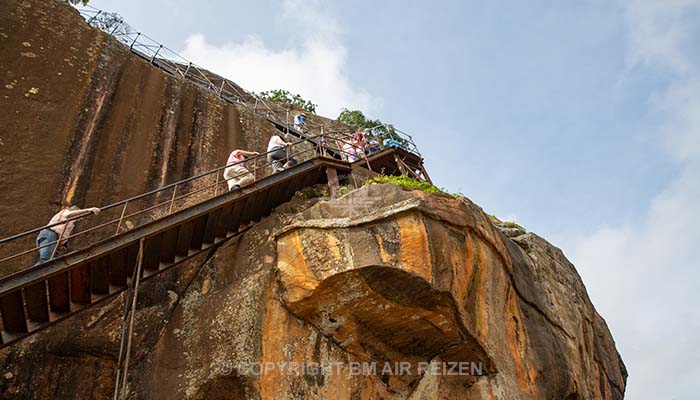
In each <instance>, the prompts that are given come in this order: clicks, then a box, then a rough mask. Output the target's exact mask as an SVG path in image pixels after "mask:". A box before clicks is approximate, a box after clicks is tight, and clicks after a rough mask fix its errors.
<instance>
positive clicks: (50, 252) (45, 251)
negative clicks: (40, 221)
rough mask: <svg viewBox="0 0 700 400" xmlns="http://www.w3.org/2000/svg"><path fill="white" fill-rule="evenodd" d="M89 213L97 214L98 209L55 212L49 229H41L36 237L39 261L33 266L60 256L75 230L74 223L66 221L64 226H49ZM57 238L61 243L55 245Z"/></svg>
mask: <svg viewBox="0 0 700 400" xmlns="http://www.w3.org/2000/svg"><path fill="white" fill-rule="evenodd" d="M90 213H93V214H99V213H100V209H99V208H97V207H91V208H82V209H81V208H78V207H76V206H71V207H66V208H63V209H62V210H61V211H59V212H57V213H56V214H55V215H54V216H53V217H52V218H51V220H50V221H49V223H48V225H49V227H48V228H45V229H42V230H41V232H39V235H37V237H36V247H37V250H38V251H39V260H38V261H37V262H36V264H35V265H38V264H42V263H44V262H46V261H49V260H50V259H51V258H52V256H53V257H60V256H61V254H60V253H62V252H64V251H65V250H66V242H67V241H68V239H70V235H71V233H72V232H73V228H75V221H68V222H66V223H64V224H58V225H55V226H50V225H53V224H55V223H58V222H62V221H65V220H67V219H71V218H73V217H78V216H81V215H87V214H90ZM59 237H60V238H61V242H60V243H57V242H58V238H59ZM56 245H58V248H56ZM42 246H43V247H42Z"/></svg>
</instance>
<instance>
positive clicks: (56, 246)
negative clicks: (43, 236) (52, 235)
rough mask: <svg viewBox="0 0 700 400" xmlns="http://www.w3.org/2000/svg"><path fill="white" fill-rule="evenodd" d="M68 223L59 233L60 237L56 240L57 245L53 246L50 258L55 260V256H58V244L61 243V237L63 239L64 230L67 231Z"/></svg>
mask: <svg viewBox="0 0 700 400" xmlns="http://www.w3.org/2000/svg"><path fill="white" fill-rule="evenodd" d="M66 227H67V223H66V225H64V226H63V229H62V230H61V234H60V235H58V239H57V240H56V245H55V246H54V247H53V251H52V252H51V258H49V260H53V258H54V257H56V251H57V250H58V246H60V245H61V239H63V232H65V231H66Z"/></svg>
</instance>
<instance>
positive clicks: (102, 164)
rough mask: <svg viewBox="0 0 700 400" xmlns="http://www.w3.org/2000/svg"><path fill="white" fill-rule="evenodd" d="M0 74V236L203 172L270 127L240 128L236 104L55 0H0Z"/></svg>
mask: <svg viewBox="0 0 700 400" xmlns="http://www.w3.org/2000/svg"><path fill="white" fill-rule="evenodd" d="M30 55H31V56H30ZM0 83H1V84H0V110H2V112H0V171H1V172H0V192H1V194H2V202H0V220H2V221H3V222H2V224H0V237H5V236H9V235H10V234H14V233H17V232H19V231H22V230H24V229H29V228H33V227H36V226H40V225H43V224H45V223H46V222H47V221H48V219H49V218H50V217H51V215H53V213H55V212H56V211H57V210H58V208H59V206H60V205H63V204H78V205H80V206H85V205H90V206H91V205H105V204H110V203H112V202H115V201H118V200H122V199H125V198H128V197H130V196H134V195H137V194H140V193H143V192H145V191H147V190H152V189H153V188H156V187H159V186H162V185H163V184H167V183H171V182H174V181H177V180H180V179H183V178H185V177H188V176H192V175H194V174H196V173H199V172H202V171H206V170H208V169H211V168H214V167H216V166H219V165H221V164H222V163H224V162H225V161H226V158H227V157H228V153H229V152H230V151H231V150H232V149H233V148H236V147H241V148H250V149H255V150H262V149H264V148H265V146H266V144H267V142H266V140H267V138H268V137H269V134H268V136H267V137H266V136H265V133H264V132H263V131H264V130H263V129H261V127H260V125H263V123H261V122H260V120H259V118H258V119H256V118H254V117H253V116H251V115H246V126H245V127H244V126H242V123H241V119H242V115H241V113H240V112H239V109H238V108H237V107H235V106H233V105H231V104H227V103H225V102H224V101H222V100H221V99H219V98H217V97H216V96H214V95H213V94H212V93H209V92H207V91H204V90H201V89H199V88H197V87H195V86H194V85H193V84H191V83H189V82H187V81H185V80H182V79H176V78H174V77H172V76H169V75H167V74H165V73H163V72H162V71H160V70H158V69H157V68H155V67H153V66H151V65H149V64H148V62H146V61H144V60H142V59H140V58H139V57H137V56H136V55H134V54H132V53H131V52H129V50H128V49H127V48H126V47H125V46H123V45H121V44H119V43H118V42H117V41H116V40H115V39H113V38H111V37H109V36H108V35H107V34H105V33H103V32H100V31H98V30H96V29H92V28H90V27H89V26H88V25H87V24H86V23H85V21H83V19H82V18H81V17H80V15H78V13H77V11H76V10H74V9H73V8H72V7H70V6H68V5H67V4H66V3H64V2H61V1H54V0H50V1H44V0H3V1H2V2H0ZM243 110H244V109H241V110H240V111H241V112H245V111H243ZM248 114H249V113H248ZM267 128H268V129H269V128H270V127H267ZM28 182H31V184H28ZM20 204H21V205H22V207H23V209H25V210H31V211H30V212H22V213H18V212H17V208H18V205H20ZM29 239H30V240H29V241H30V242H31V241H32V240H33V239H34V238H33V237H32V238H29ZM3 268H5V269H7V266H4V267H3ZM18 268H19V267H18ZM9 272H12V271H10V270H2V271H0V275H3V274H7V273H9Z"/></svg>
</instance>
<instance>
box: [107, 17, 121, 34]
mask: <svg viewBox="0 0 700 400" xmlns="http://www.w3.org/2000/svg"><path fill="white" fill-rule="evenodd" d="M123 23H124V20H120V21H119V23H118V24H117V26H115V27H114V29H112V32H110V33H109V34H110V35H114V32H116V31H117V29H119V27H120V26H122V24H123Z"/></svg>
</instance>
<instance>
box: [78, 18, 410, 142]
mask: <svg viewBox="0 0 700 400" xmlns="http://www.w3.org/2000/svg"><path fill="white" fill-rule="evenodd" d="M76 9H77V10H78V11H79V12H80V15H81V16H82V17H83V18H85V20H86V21H87V23H88V24H89V25H91V26H93V27H95V28H98V29H101V30H102V31H104V32H107V33H109V34H110V35H112V36H113V37H114V38H116V39H117V40H118V41H119V42H121V43H122V44H124V45H125V46H127V47H128V48H129V49H130V50H131V51H132V52H133V53H135V54H137V55H139V56H140V57H141V58H143V59H145V60H147V61H149V62H150V63H151V64H153V65H155V66H157V67H159V68H161V69H163V70H164V71H167V72H169V73H171V74H172V75H175V76H179V77H182V78H185V79H188V80H190V81H192V82H193V83H195V84H197V85H198V86H200V87H202V88H204V89H207V90H209V91H212V92H214V94H216V95H217V96H218V97H220V98H222V99H224V100H226V101H228V102H230V103H234V104H240V105H242V106H244V107H246V108H248V109H249V110H250V111H252V112H253V113H254V114H259V112H258V108H259V107H258V105H259V104H260V105H262V107H263V110H264V112H265V115H266V116H267V117H269V118H271V119H273V120H274V121H275V122H277V123H278V124H280V125H281V126H285V128H286V131H287V132H288V133H296V134H297V136H299V137H302V136H303V134H304V133H305V132H299V131H297V130H296V129H294V128H293V123H292V121H291V119H293V117H294V115H293V114H292V113H290V111H291V110H290V109H289V108H287V109H285V110H278V111H275V110H273V107H270V104H268V102H267V101H265V100H264V99H262V98H261V97H260V96H258V95H257V94H255V93H252V92H247V91H245V90H244V89H243V88H241V87H239V86H238V85H236V84H235V83H233V82H232V81H230V80H228V79H226V78H224V77H222V76H219V75H216V74H214V73H212V72H209V71H208V70H206V69H204V68H202V67H200V66H198V65H196V64H194V63H193V62H191V61H190V60H188V59H186V58H184V57H182V56H180V55H179V54H177V53H176V52H175V51H173V50H171V49H169V48H168V47H167V46H164V45H163V44H161V43H159V42H157V41H156V40H154V39H152V38H150V37H149V36H147V35H145V34H143V33H141V32H140V31H138V30H136V29H134V28H133V27H132V26H131V25H129V24H128V23H126V22H125V21H124V20H123V19H122V18H121V17H120V16H118V15H117V14H114V13H109V12H105V11H102V10H100V9H97V8H95V7H91V6H78V7H76ZM251 103H252V104H253V105H252V106H251V105H250V104H251ZM275 108H278V107H275ZM306 126H307V128H316V130H317V131H318V128H320V127H321V124H314V123H313V122H311V121H307V123H306ZM365 131H366V132H367V134H369V135H370V136H372V135H374V136H375V137H378V138H390V139H392V140H394V142H395V145H399V146H401V147H403V148H404V149H406V150H407V151H410V152H413V153H415V154H417V155H419V156H420V152H419V151H418V146H416V144H415V141H414V140H413V137H412V136H411V135H408V134H406V133H405V132H402V131H401V130H399V129H397V128H396V127H394V126H387V125H377V126H375V127H372V128H369V129H365Z"/></svg>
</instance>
